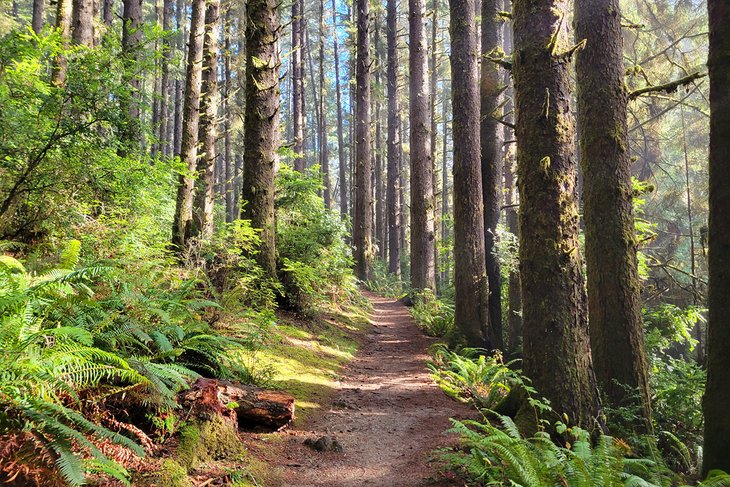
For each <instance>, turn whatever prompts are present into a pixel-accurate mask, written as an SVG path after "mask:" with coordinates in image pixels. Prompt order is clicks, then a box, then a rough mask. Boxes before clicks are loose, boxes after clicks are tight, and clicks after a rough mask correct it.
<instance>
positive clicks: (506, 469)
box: [445, 416, 656, 487]
mask: <svg viewBox="0 0 730 487" xmlns="http://www.w3.org/2000/svg"><path fill="white" fill-rule="evenodd" d="M498 419H499V422H500V425H501V428H498V427H496V426H493V425H492V424H490V423H489V422H488V421H484V422H480V421H457V420H453V419H452V420H451V422H452V424H453V428H452V429H451V431H452V432H454V433H458V434H459V435H460V436H461V442H462V447H461V448H460V449H459V450H456V451H452V452H448V453H446V454H445V458H446V459H447V460H448V461H449V463H450V464H451V465H452V466H454V467H457V468H459V469H461V470H462V471H463V472H465V473H466V474H467V475H468V477H470V478H472V479H474V480H475V481H476V482H477V483H478V485H505V486H506V485H511V486H517V485H522V486H529V487H542V486H544V487H553V486H555V485H562V486H569V487H581V486H585V487H595V486H602V487H611V486H624V485H626V486H646V487H649V486H654V485H656V484H654V483H652V482H654V481H655V479H654V478H653V477H654V476H653V475H652V474H651V468H652V464H651V463H650V462H648V461H645V460H634V459H626V458H624V454H625V449H624V448H623V447H622V445H621V443H620V442H618V441H616V440H614V438H612V437H610V436H601V437H600V438H599V439H598V441H597V442H596V444H595V446H593V445H592V443H591V439H590V435H589V433H588V432H587V431H585V430H582V429H580V428H575V427H574V428H567V427H566V426H565V425H563V424H562V423H558V424H556V425H555V428H556V430H557V431H558V432H559V433H560V434H562V435H564V436H565V438H566V439H567V440H566V446H559V445H557V444H555V443H554V442H553V440H552V439H551V438H550V436H549V435H548V434H547V433H544V432H539V433H537V434H536V435H535V436H534V437H532V438H524V437H523V436H522V435H521V434H520V432H519V430H518V428H517V426H516V425H515V423H514V422H513V421H512V419H510V418H509V417H507V416H499V417H498Z"/></svg>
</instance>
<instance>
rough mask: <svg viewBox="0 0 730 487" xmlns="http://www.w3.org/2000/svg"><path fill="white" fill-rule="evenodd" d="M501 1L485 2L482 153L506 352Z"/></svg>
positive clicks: (496, 327)
mask: <svg viewBox="0 0 730 487" xmlns="http://www.w3.org/2000/svg"><path fill="white" fill-rule="evenodd" d="M500 7H501V1H499V0H482V12H481V17H482V37H481V41H482V42H481V52H482V63H481V64H482V66H481V87H480V96H481V126H480V141H481V150H482V160H481V170H482V199H483V201H484V251H485V253H486V259H487V264H486V272H487V280H488V281H489V324H490V326H491V327H492V331H491V333H490V334H491V335H492V336H494V338H495V342H494V343H493V345H494V346H495V347H496V348H499V349H503V348H504V343H503V340H502V277H501V275H500V269H499V261H498V260H497V255H496V250H497V247H496V239H497V224H498V223H499V215H500V210H501V206H502V171H501V168H500V156H501V151H500V147H499V146H500V139H501V137H500V136H501V133H500V132H501V131H500V130H499V122H497V120H496V118H495V117H496V115H497V113H496V111H497V107H498V106H499V98H500V93H501V91H502V87H501V86H500V76H499V68H498V66H497V65H496V64H495V63H492V62H489V61H487V60H485V59H486V57H487V56H490V55H493V54H494V52H496V51H498V50H500V49H501V48H502V36H501V27H502V26H501V21H500V19H499V17H498V12H499V11H500V10H501V8H500Z"/></svg>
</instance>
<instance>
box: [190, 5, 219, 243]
mask: <svg viewBox="0 0 730 487" xmlns="http://www.w3.org/2000/svg"><path fill="white" fill-rule="evenodd" d="M220 5H221V4H220V0H206V2H205V40H204V42H203V83H202V97H201V106H200V129H199V133H198V140H199V143H200V146H201V148H202V153H201V154H199V157H198V166H197V167H198V169H197V178H196V180H195V201H194V210H193V234H194V235H195V236H196V237H199V238H201V239H203V240H208V239H210V238H211V237H212V236H213V204H214V199H215V163H216V159H217V148H216V144H217V143H218V56H219V54H220V49H219V43H218V39H219V38H220Z"/></svg>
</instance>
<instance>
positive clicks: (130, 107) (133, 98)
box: [120, 0, 143, 155]
mask: <svg viewBox="0 0 730 487" xmlns="http://www.w3.org/2000/svg"><path fill="white" fill-rule="evenodd" d="M142 35H143V29H142V0H124V5H123V11H122V53H123V55H124V66H125V71H126V72H125V74H124V76H125V82H126V84H127V85H128V92H127V93H124V94H123V95H122V97H121V105H122V108H123V110H124V111H125V112H126V115H127V120H126V127H125V128H124V132H123V134H122V139H123V142H124V144H125V147H123V148H122V149H121V150H120V155H125V154H126V153H128V152H129V151H130V150H138V149H139V147H140V146H141V142H142V134H141V130H140V122H141V121H140V115H141V114H140V109H139V107H140V103H139V97H140V96H139V95H140V92H141V89H142V82H141V80H140V77H139V76H137V69H138V68H137V60H138V58H139V50H140V48H141V46H142Z"/></svg>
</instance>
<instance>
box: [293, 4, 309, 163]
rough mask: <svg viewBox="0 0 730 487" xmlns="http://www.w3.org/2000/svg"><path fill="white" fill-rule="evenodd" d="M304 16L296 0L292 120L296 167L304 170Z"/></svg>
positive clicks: (294, 6) (294, 12) (294, 5)
mask: <svg viewBox="0 0 730 487" xmlns="http://www.w3.org/2000/svg"><path fill="white" fill-rule="evenodd" d="M303 23H304V17H303V12H302V2H301V0H294V1H293V2H292V7H291V25H292V30H291V37H292V39H291V48H292V92H293V93H292V100H293V101H292V121H293V125H294V145H293V147H292V148H293V150H294V152H295V153H296V155H295V159H294V169H296V170H297V171H300V172H303V171H304V168H305V167H306V164H305V158H304V157H305V154H304V152H305V150H306V148H305V140H304V124H305V119H304V58H303V53H304V42H303V40H304V32H303V29H302V26H303Z"/></svg>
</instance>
